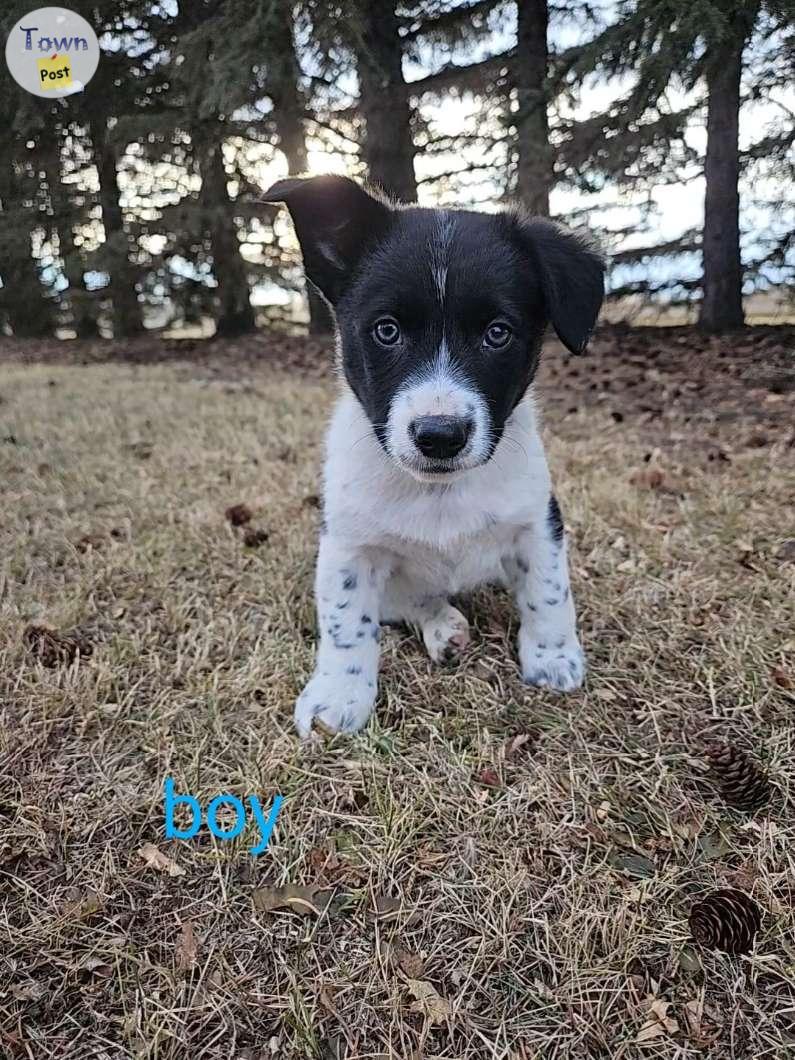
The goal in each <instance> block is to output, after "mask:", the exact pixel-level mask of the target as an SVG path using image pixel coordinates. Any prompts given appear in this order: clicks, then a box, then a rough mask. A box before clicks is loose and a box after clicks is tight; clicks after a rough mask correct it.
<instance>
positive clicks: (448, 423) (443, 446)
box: [409, 416, 472, 460]
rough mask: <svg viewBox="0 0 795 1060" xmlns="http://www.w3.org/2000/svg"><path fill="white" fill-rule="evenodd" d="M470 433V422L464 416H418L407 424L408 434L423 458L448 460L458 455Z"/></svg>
mask: <svg viewBox="0 0 795 1060" xmlns="http://www.w3.org/2000/svg"><path fill="white" fill-rule="evenodd" d="M471 431H472V420H470V419H467V418H466V417H464V416H418V417H417V419H416V420H412V421H411V423H410V424H409V434H410V435H411V437H412V439H413V441H414V444H415V445H416V446H417V448H418V449H419V451H420V452H421V453H422V454H423V455H424V456H430V457H433V458H434V459H435V460H448V459H449V458H450V457H451V456H455V454H456V453H460V452H461V450H462V449H463V448H464V446H465V445H466V444H467V439H468V438H469V435H470V433H471Z"/></svg>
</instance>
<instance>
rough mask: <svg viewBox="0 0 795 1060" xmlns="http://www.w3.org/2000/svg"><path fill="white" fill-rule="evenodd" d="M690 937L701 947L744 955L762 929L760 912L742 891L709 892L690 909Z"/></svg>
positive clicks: (751, 899)
mask: <svg viewBox="0 0 795 1060" xmlns="http://www.w3.org/2000/svg"><path fill="white" fill-rule="evenodd" d="M689 923H690V934H691V935H692V936H693V938H694V939H695V940H696V942H698V943H699V945H701V946H706V947H707V948H708V949H715V950H723V951H724V952H725V953H732V954H738V953H748V951H749V950H750V949H751V947H752V946H753V944H754V939H755V938H756V933H757V932H758V931H759V928H760V927H761V926H762V912H761V910H760V908H759V906H758V905H757V904H756V902H755V901H754V900H753V898H750V897H749V896H748V895H747V894H744V893H743V892H742V891H734V890H729V889H725V890H721V891H713V892H712V893H711V894H708V895H707V897H706V898H704V899H703V900H702V901H700V902H696V904H695V905H694V906H693V908H692V909H691V910H690V919H689Z"/></svg>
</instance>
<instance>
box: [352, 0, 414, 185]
mask: <svg viewBox="0 0 795 1060" xmlns="http://www.w3.org/2000/svg"><path fill="white" fill-rule="evenodd" d="M353 47H354V51H355V53H356V72H357V75H358V78H359V108H360V110H361V114H362V117H363V119H364V143H363V145H362V157H363V158H364V161H365V162H366V164H367V172H368V174H369V177H370V180H371V181H373V183H375V184H377V185H379V186H380V187H382V188H383V189H384V191H386V192H387V194H389V195H393V196H394V197H395V198H396V199H399V200H400V201H401V202H415V201H416V199H417V182H416V177H415V175H414V141H413V139H412V133H411V107H410V105H409V98H408V91H407V88H406V81H405V78H404V76H403V45H402V43H401V39H400V33H399V23H398V16H397V11H396V9H395V5H394V3H384V4H374V3H372V2H371V0H358V2H357V4H356V8H355V17H354V22H353Z"/></svg>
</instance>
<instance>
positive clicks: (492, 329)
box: [483, 320, 513, 350]
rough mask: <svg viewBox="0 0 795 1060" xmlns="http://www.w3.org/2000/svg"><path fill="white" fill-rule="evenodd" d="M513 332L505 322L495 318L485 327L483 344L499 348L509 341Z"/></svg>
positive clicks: (495, 348) (493, 348) (494, 348)
mask: <svg viewBox="0 0 795 1060" xmlns="http://www.w3.org/2000/svg"><path fill="white" fill-rule="evenodd" d="M512 335H513V332H512V331H511V329H510V328H509V327H508V325H507V324H505V323H503V321H502V320H495V321H494V323H493V324H489V326H488V327H487V328H486V333H485V334H484V336H483V345H484V346H489V347H490V348H491V349H492V350H501V349H502V348H503V346H507V345H508V343H509V342H510V341H511V336H512Z"/></svg>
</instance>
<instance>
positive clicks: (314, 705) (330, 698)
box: [294, 671, 376, 738]
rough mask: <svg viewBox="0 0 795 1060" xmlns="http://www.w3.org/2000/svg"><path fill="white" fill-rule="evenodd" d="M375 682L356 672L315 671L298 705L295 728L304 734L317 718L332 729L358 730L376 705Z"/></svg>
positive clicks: (308, 733)
mask: <svg viewBox="0 0 795 1060" xmlns="http://www.w3.org/2000/svg"><path fill="white" fill-rule="evenodd" d="M375 694H376V687H375V681H370V680H368V678H367V677H366V676H365V674H364V673H363V672H361V671H360V672H359V673H356V674H351V675H348V674H325V673H316V674H315V675H314V677H313V678H312V679H311V680H310V682H309V684H308V685H307V686H306V688H305V689H304V690H303V692H302V693H301V695H300V696H299V697H298V700H297V701H296V704H295V714H294V718H295V727H296V728H297V729H298V733H299V735H300V736H301V737H303V738H305V737H307V736H309V735H310V734H311V732H312V723H313V721H315V719H317V721H318V722H320V723H321V724H322V725H323V726H324V727H325V728H327V729H330V730H331V731H332V732H357V731H358V730H359V729H363V728H364V726H365V725H366V724H367V719H368V718H369V717H370V715H371V714H372V712H373V706H374V705H375Z"/></svg>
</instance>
